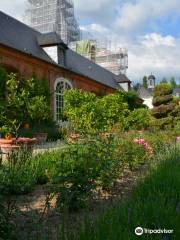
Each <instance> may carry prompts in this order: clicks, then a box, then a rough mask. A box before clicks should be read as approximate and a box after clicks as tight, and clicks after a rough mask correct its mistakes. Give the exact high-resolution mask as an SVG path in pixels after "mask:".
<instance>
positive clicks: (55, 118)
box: [54, 77, 73, 122]
mask: <svg viewBox="0 0 180 240" xmlns="http://www.w3.org/2000/svg"><path fill="white" fill-rule="evenodd" d="M59 83H63V85H64V88H65V86H66V84H68V86H69V87H70V88H71V89H72V88H73V85H72V83H71V81H70V80H68V79H66V78H63V77H60V78H57V79H56V81H55V83H54V120H55V121H56V122H61V119H58V118H57V115H58V113H57V108H58V107H57V95H58V96H61V97H64V91H63V93H60V92H59V93H57V92H56V90H57V85H58V84H59ZM66 89H67V88H65V90H66ZM63 107H64V105H63V106H62V109H63Z"/></svg>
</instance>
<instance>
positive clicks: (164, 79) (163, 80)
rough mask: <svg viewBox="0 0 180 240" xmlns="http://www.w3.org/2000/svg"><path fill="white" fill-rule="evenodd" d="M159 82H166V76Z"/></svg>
mask: <svg viewBox="0 0 180 240" xmlns="http://www.w3.org/2000/svg"><path fill="white" fill-rule="evenodd" d="M160 83H168V80H167V78H165V77H163V79H162V80H161V81H160Z"/></svg>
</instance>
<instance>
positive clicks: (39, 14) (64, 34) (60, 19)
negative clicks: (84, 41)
mask: <svg viewBox="0 0 180 240" xmlns="http://www.w3.org/2000/svg"><path fill="white" fill-rule="evenodd" d="M25 22H26V23H27V24H28V25H30V26H31V27H33V28H34V29H36V30H38V31H40V32H42V33H48V32H53V31H55V32H56V33H58V34H59V35H60V37H61V39H62V40H63V41H64V42H65V43H66V44H68V43H70V42H72V41H78V40H80V28H79V25H78V22H77V20H76V18H75V14H74V4H73V2H72V0H28V5H27V10H26V12H25Z"/></svg>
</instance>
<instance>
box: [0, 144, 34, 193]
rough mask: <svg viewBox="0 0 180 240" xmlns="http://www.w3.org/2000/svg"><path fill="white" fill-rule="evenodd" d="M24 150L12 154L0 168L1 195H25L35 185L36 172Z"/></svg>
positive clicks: (27, 153) (28, 153)
mask: <svg viewBox="0 0 180 240" xmlns="http://www.w3.org/2000/svg"><path fill="white" fill-rule="evenodd" d="M31 160H32V159H31V154H30V152H28V151H27V149H26V148H24V149H22V150H21V151H18V153H12V154H11V155H9V159H8V160H7V162H6V163H5V164H3V165H2V166H1V167H0V191H1V193H2V194H5V195H7V194H8V195H9V194H25V193H28V192H30V191H32V189H33V187H34V185H35V183H36V171H35V169H34V164H33V162H32V161H31Z"/></svg>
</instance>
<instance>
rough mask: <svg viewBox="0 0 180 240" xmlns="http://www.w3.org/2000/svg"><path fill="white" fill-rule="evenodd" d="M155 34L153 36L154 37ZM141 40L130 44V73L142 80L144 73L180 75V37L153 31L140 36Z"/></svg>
mask: <svg viewBox="0 0 180 240" xmlns="http://www.w3.org/2000/svg"><path fill="white" fill-rule="evenodd" d="M152 36H153V37H152ZM140 39H141V41H139V42H138V43H135V44H134V45H133V46H132V45H130V46H129V71H128V75H129V77H130V78H131V79H133V80H140V78H142V77H143V76H144V75H148V74H151V73H153V74H155V76H156V77H157V78H158V79H161V78H162V77H164V76H166V77H169V78H170V77H171V76H175V77H176V78H179V77H180V69H179V66H180V52H179V51H177V50H178V49H179V48H180V39H175V38H174V37H172V36H164V37H163V36H161V35H160V34H157V33H151V34H149V35H145V36H142V37H140Z"/></svg>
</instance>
